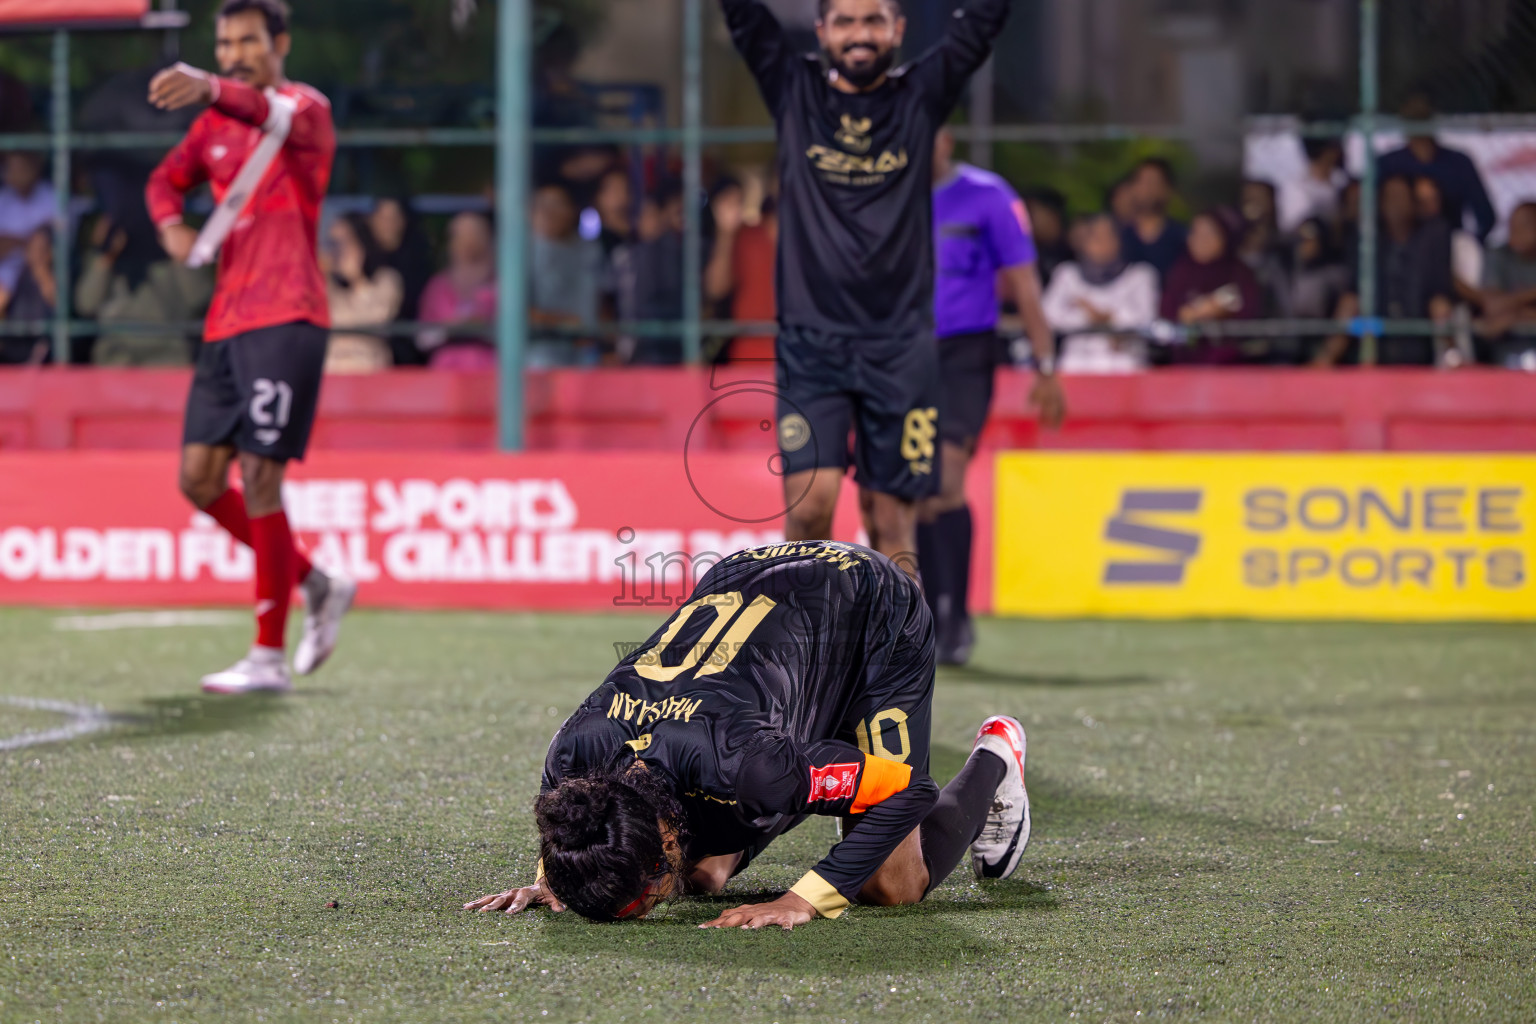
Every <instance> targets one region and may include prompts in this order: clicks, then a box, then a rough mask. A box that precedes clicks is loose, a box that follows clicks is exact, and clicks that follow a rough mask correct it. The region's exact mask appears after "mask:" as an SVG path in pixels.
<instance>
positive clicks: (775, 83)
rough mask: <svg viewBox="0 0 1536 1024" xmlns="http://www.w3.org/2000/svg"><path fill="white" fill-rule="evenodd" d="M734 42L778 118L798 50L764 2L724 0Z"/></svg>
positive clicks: (722, 5) (770, 109)
mask: <svg viewBox="0 0 1536 1024" xmlns="http://www.w3.org/2000/svg"><path fill="white" fill-rule="evenodd" d="M720 9H721V10H722V11H724V12H725V24H726V26H727V27H728V28H729V29H730V30H731V41H732V42H734V43H735V44H736V49H737V50H738V51H739V52H740V53H741V56H742V59H743V60H745V61H746V62H747V68H748V69H749V70H750V71H751V72H752V77H753V78H755V79H757V88H758V91H759V92H761V93H762V94H763V102H764V103H766V104H767V105H768V111H769V113H772V114H774V115H777V114H778V112H779V104H780V101H781V100H782V99H783V96H784V81H785V78H786V76H787V75H788V72H789V66H790V62H791V61H792V60H794V58H795V53H794V50H793V49H791V48H790V45H789V41H788V40H787V39H786V38H785V37H784V29H783V27H782V26H781V25H779V19H777V18H775V17H774V16H773V12H772V11H770V10H769V9H768V7H767V5H765V4H764V3H763V2H762V0H720Z"/></svg>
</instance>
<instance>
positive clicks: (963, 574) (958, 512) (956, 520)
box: [933, 504, 972, 624]
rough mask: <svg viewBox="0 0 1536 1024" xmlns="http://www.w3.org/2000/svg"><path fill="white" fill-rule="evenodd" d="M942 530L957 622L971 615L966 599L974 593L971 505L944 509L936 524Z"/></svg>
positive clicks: (954, 614)
mask: <svg viewBox="0 0 1536 1024" xmlns="http://www.w3.org/2000/svg"><path fill="white" fill-rule="evenodd" d="M933 525H934V526H935V527H937V528H938V530H939V532H940V533H942V534H944V540H943V541H942V542H941V543H942V544H943V545H944V554H945V556H946V557H948V559H949V564H950V568H949V593H950V594H951V595H952V596H951V604H950V608H951V609H952V612H951V614H952V615H953V616H954V618H955V622H956V623H957V624H958V623H961V622H964V621H965V620H966V619H968V618H970V615H971V613H970V602H969V601H968V600H967V597H968V595H969V594H970V592H971V532H972V531H971V527H972V520H971V506H970V505H968V504H967V505H961V506H960V507H959V508H957V509H954V510H952V511H950V512H945V513H944V514H943V515H941V516H939V518H938V519H937V520H936V521H935V522H934V524H933Z"/></svg>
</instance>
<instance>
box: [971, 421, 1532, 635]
mask: <svg viewBox="0 0 1536 1024" xmlns="http://www.w3.org/2000/svg"><path fill="white" fill-rule="evenodd" d="M996 473H997V478H996V488H997V489H996V499H995V500H996V511H997V520H996V559H997V561H996V575H995V577H994V581H995V582H994V587H995V598H996V600H995V607H996V611H997V613H998V614H1001V615H1047V616H1075V615H1117V616H1118V615H1123V616H1130V617H1145V618H1176V617H1183V616H1240V617H1253V618H1276V619H1289V618H1297V619H1316V618H1327V619H1386V620H1393V619H1401V620H1409V619H1536V581H1533V579H1532V572H1533V569H1536V497H1533V496H1536V457H1529V456H1501V455H1395V454H1393V455H1386V454H1381V455H1378V454H1372V455H1353V454H1338V455H1333V454H1323V455H1267V454H1243V455H1177V454H1162V453H1148V454H1134V455H1119V454H1116V455H1095V454H1065V453H1061V454H1057V453H1042V452H1009V453H1006V454H1003V455H999V456H998V458H997V462H996Z"/></svg>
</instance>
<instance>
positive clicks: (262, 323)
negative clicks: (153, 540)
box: [145, 0, 356, 693]
mask: <svg viewBox="0 0 1536 1024" xmlns="http://www.w3.org/2000/svg"><path fill="white" fill-rule="evenodd" d="M287 19H288V11H287V8H286V6H285V5H283V4H282V3H281V2H280V0H225V3H224V4H223V6H222V7H221V8H220V9H219V15H218V21H217V25H216V43H215V46H216V56H217V58H218V62H219V69H220V71H221V72H222V74H221V75H211V74H208V73H207V72H204V71H200V70H198V69H196V68H191V67H188V66H186V65H184V64H178V65H176V66H175V67H171V68H167V69H166V70H164V71H162V72H160V73H159V74H158V75H156V76H155V78H154V79H153V81H151V82H150V86H149V100H150V102H151V103H153V104H154V105H155V106H157V107H160V108H161V109H163V110H177V109H181V108H183V107H191V106H202V107H206V108H207V109H205V110H204V111H203V112H202V114H200V115H199V116H198V118H197V120H196V121H194V122H193V123H192V127H191V128H190V129H189V130H188V132H187V135H186V138H184V139H182V141H181V142H180V143H178V144H177V145H176V147H175V148H174V149H172V150H171V152H170V153H169V154H167V156H166V158H165V159H164V160H163V161H162V162H161V164H160V166H159V167H157V168H155V172H154V174H153V175H152V176H151V177H150V180H149V187H148V189H147V190H146V193H145V199H146V202H147V203H148V205H149V211H150V215H151V216H152V217H153V218H154V221H155V224H156V225H157V226H158V227H159V230H160V241H161V244H162V245H163V246H164V247H165V250H166V252H167V253H169V254H170V256H171V258H172V259H174V260H177V261H178V262H186V260H187V259H188V257H189V255H191V254H192V252H193V248H194V243H195V241H196V240H197V238H198V235H197V232H195V231H193V230H192V228H190V227H188V226H187V225H185V224H183V223H182V220H181V213H182V202H183V198H184V196H185V194H186V193H187V192H188V191H190V190H191V189H193V188H195V187H197V186H198V185H200V184H202V183H203V182H207V183H208V184H209V185H210V186H211V188H212V190H213V196H214V200H215V202H219V203H224V202H225V201H226V200H228V202H229V205H230V206H231V208H232V209H233V211H234V212H235V213H236V214H237V215H238V217H237V219H236V220H235V221H234V222H233V226H232V228H231V229H230V231H229V233H228V235H227V236H226V237H225V238H224V239H223V245H222V249H221V250H220V252H219V266H218V284H217V287H216V288H215V291H214V296H213V303H212V305H211V306H210V307H209V310H208V318H207V322H206V324H205V327H204V335H203V346H202V350H201V353H200V354H199V356H198V360H197V372H196V374H195V376H194V378H193V381H192V390H191V393H190V394H189V395H188V397H187V414H186V420H185V424H184V427H183V434H182V460H181V489H182V492H183V493H184V494H186V496H187V498H188V500H190V501H191V502H192V503H193V504H194V505H196V506H197V507H198V508H199V509H201V510H203V511H204V512H207V513H208V514H209V515H210V516H212V517H213V518H214V519H215V520H216V521H217V522H218V523H219V525H220V526H222V527H224V528H225V529H226V530H228V531H229V532H230V533H231V534H232V535H233V536H234V537H235V538H236V539H237V540H240V541H242V542H244V543H246V544H249V545H250V546H251V548H252V549H253V551H254V552H255V555H256V624H257V625H256V629H257V632H256V643H255V645H254V646H252V648H251V650H250V652H249V653H248V654H247V655H246V657H244V658H242V659H241V660H240V661H239V662H237V663H236V664H235V665H234V666H233V667H231V668H229V669H227V670H225V671H223V672H215V673H213V674H212V675H209V676H205V677H204V678H203V689H205V690H208V691H210V692H217V693H242V692H248V691H252V690H275V691H285V690H288V689H290V688H291V686H292V683H291V682H290V680H289V675H288V667H287V665H286V664H285V663H284V639H283V634H284V627H285V625H286V623H287V619H288V606H289V600H290V597H291V594H292V591H293V586H294V584H295V583H298V584H299V585H300V586H301V588H302V590H303V593H304V597H305V603H306V606H307V608H308V614H307V616H306V618H305V626H304V636H303V638H302V639H301V640H300V642H299V647H298V650H297V651H296V652H295V655H294V669H295V670H296V671H297V672H299V673H300V674H301V675H303V674H307V673H309V672H312V671H314V670H315V669H316V668H318V667H319V665H320V663H321V662H323V661H324V660H325V659H326V658H327V657H328V656H329V655H330V653H331V651H332V650H333V649H334V648H335V646H336V634H337V631H338V629H339V626H340V620H341V616H342V615H343V614H345V612H346V610H347V609H348V608H349V607H350V606H351V603H352V597H353V595H354V593H355V591H356V587H355V585H354V584H353V583H352V582H351V581H350V580H347V579H344V578H341V577H339V576H334V575H332V576H328V575H327V574H325V573H323V572H321V571H320V570H318V569H316V568H315V567H314V566H313V565H312V564H311V563H310V562H309V559H308V558H306V557H305V555H304V553H303V552H302V551H300V550H299V549H298V548H297V547H296V546H295V544H294V540H293V534H292V532H291V531H290V529H289V526H288V517H287V516H286V515H285V514H284V512H283V504H282V484H283V472H284V468H285V466H286V464H287V462H288V460H289V459H302V458H303V457H304V451H305V449H306V447H307V446H308V443H309V432H310V428H311V426H312V425H313V423H314V417H315V407H316V405H317V404H318V402H319V398H320V377H321V370H322V367H323V366H324V363H325V348H326V343H327V340H328V337H329V334H330V316H329V312H328V310H327V305H326V294H325V280H324V278H323V277H322V275H321V273H320V266H319V262H318V261H317V259H316V255H315V245H316V237H317V234H318V227H319V217H320V203H321V200H322V199H323V198H324V196H325V190H326V186H327V184H328V183H329V181H330V176H331V160H332V157H333V156H334V155H335V151H336V133H335V129H334V128H333V127H332V124H331V107H330V103H329V102H328V101H327V100H326V98H325V97H324V96H322V95H321V94H320V93H318V92H316V91H315V90H314V89H311V88H310V87H309V86H307V85H301V84H299V83H297V82H290V81H289V80H288V79H287V78H286V77H284V75H283V60H284V58H285V57H286V56H287V55H288V51H289V48H290V46H291V45H292V38H291V36H290V35H289V33H288V20H287ZM283 129H286V137H282V136H281V135H280V134H275V133H280V132H281V131H282V130H283ZM268 136H271V137H272V138H273V139H274V141H276V140H278V139H280V140H281V148H280V149H279V150H278V151H277V154H276V156H275V157H274V158H273V159H272V162H271V165H270V166H269V167H268V168H267V169H266V171H265V173H264V174H263V175H262V176H261V178H260V180H259V182H258V183H257V184H256V185H255V186H254V187H253V188H252V190H251V191H250V193H249V195H248V196H243V195H239V194H238V193H237V194H236V195H234V196H231V195H230V192H231V188H232V186H234V185H235V184H236V179H237V175H238V174H239V172H240V169H241V168H242V167H243V166H244V165H245V164H246V163H247V162H248V161H250V160H251V159H252V154H253V153H255V152H256V151H257V148H258V146H259V145H260V144H261V142H262V140H263V138H265V137H268ZM237 453H238V458H239V462H240V472H241V477H242V479H243V481H244V484H245V489H244V493H243V494H242V493H241V491H239V490H235V489H233V488H231V487H230V486H229V464H230V463H231V462H232V461H234V460H235V458H236V456H237Z"/></svg>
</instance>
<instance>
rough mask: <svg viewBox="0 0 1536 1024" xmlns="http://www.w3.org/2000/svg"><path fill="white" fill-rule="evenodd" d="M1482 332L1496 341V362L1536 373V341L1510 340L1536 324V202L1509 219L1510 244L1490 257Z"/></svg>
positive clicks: (1483, 296) (1523, 205) (1522, 206)
mask: <svg viewBox="0 0 1536 1024" xmlns="http://www.w3.org/2000/svg"><path fill="white" fill-rule="evenodd" d="M1479 300H1480V305H1481V306H1482V310H1483V322H1482V324H1481V325H1480V328H1481V330H1482V332H1483V334H1485V335H1487V336H1488V337H1490V338H1493V339H1494V351H1493V361H1494V362H1496V363H1498V364H1499V365H1501V366H1507V367H1509V368H1510V369H1521V370H1536V337H1521V338H1516V337H1507V336H1506V335H1507V334H1508V332H1509V330H1510V328H1512V327H1516V326H1530V325H1532V324H1536V202H1526V203H1521V204H1520V205H1519V206H1517V207H1515V212H1514V213H1512V214H1510V217H1509V242H1508V244H1506V245H1501V246H1499V247H1498V248H1497V249H1494V250H1493V251H1491V252H1489V253H1488V258H1487V260H1486V261H1485V262H1484V263H1483V277H1482V287H1481V290H1480V293H1479Z"/></svg>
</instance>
